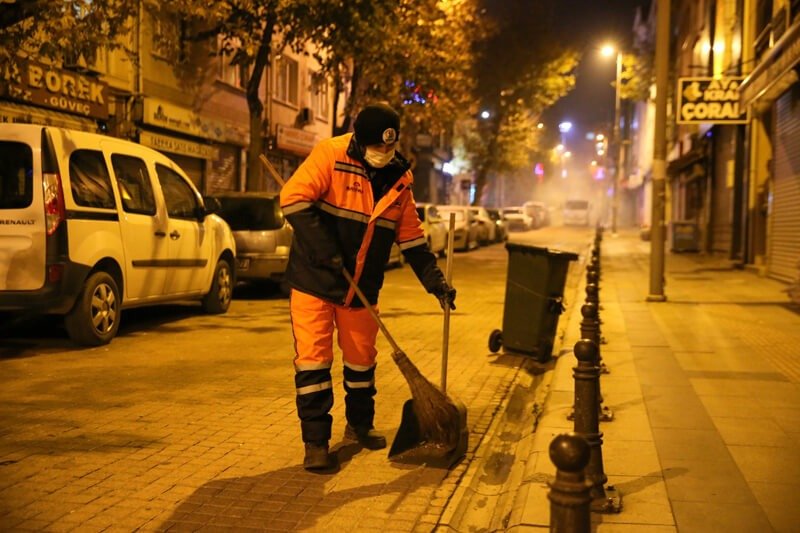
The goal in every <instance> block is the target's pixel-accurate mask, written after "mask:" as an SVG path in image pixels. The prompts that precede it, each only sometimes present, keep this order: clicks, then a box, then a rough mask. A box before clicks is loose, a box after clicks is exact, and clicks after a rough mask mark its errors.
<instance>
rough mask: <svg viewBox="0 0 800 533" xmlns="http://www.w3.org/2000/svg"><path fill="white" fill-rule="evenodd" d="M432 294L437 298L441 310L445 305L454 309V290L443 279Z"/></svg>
mask: <svg viewBox="0 0 800 533" xmlns="http://www.w3.org/2000/svg"><path fill="white" fill-rule="evenodd" d="M433 295H434V296H436V298H438V299H439V305H441V306H442V309H443V310H444V309H446V308H447V306H450V309H452V310H453V311H455V309H456V303H455V302H456V290H455V288H453V287H451V286H450V285H448V284H447V282H446V281H443V282H442V284H441V285H439V286H438V287H436V289H435V290H434V291H433Z"/></svg>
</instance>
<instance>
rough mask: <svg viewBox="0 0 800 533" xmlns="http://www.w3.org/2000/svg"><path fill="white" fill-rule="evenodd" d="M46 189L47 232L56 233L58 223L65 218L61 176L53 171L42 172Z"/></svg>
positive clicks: (43, 185) (49, 233) (43, 184)
mask: <svg viewBox="0 0 800 533" xmlns="http://www.w3.org/2000/svg"><path fill="white" fill-rule="evenodd" d="M42 188H43V189H44V213H45V222H46V224H45V225H46V229H47V234H48V235H52V234H53V233H55V231H56V229H57V228H58V225H59V224H61V221H62V220H64V191H63V190H62V188H61V176H59V175H58V174H55V173H51V172H45V173H44V174H42Z"/></svg>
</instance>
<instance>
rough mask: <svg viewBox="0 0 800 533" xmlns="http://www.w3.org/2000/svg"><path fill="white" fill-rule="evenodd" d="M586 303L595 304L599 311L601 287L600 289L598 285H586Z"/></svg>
mask: <svg viewBox="0 0 800 533" xmlns="http://www.w3.org/2000/svg"><path fill="white" fill-rule="evenodd" d="M586 303H590V304H594V305H596V306H598V309H599V305H600V287H598V286H597V284H596V283H587V284H586Z"/></svg>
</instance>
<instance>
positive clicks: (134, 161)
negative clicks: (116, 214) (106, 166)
mask: <svg viewBox="0 0 800 533" xmlns="http://www.w3.org/2000/svg"><path fill="white" fill-rule="evenodd" d="M111 166H112V167H113V169H114V176H115V177H116V178H117V186H118V187H119V194H120V196H121V197H122V207H123V209H125V211H127V212H129V213H139V214H142V215H155V214H156V201H155V197H154V196H153V185H152V184H151V183H150V174H148V172H147V166H146V165H145V163H144V161H142V160H141V159H139V158H138V157H131V156H129V155H120V154H114V155H112V156H111Z"/></svg>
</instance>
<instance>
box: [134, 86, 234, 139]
mask: <svg viewBox="0 0 800 533" xmlns="http://www.w3.org/2000/svg"><path fill="white" fill-rule="evenodd" d="M143 108H144V109H143V116H142V120H143V121H144V123H145V124H150V125H151V126H158V127H159V128H164V129H167V130H173V131H179V132H181V133H184V134H186V135H194V136H195V137H203V138H204V139H212V140H214V141H220V142H222V141H225V130H226V127H225V123H223V122H222V121H220V120H214V119H209V118H205V117H202V116H200V115H199V114H197V113H195V112H194V111H192V110H191V109H187V108H185V107H180V106H177V105H175V104H170V103H169V102H165V101H163V100H159V99H157V98H149V97H148V98H145V99H144V106H143Z"/></svg>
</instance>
